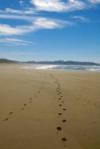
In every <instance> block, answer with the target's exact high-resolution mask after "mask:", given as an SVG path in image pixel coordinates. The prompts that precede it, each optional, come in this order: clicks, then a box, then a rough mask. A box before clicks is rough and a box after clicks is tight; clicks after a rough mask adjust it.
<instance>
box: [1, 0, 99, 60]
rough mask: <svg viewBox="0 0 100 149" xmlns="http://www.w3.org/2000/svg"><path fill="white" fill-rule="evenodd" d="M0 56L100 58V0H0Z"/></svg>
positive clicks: (47, 58)
mask: <svg viewBox="0 0 100 149" xmlns="http://www.w3.org/2000/svg"><path fill="white" fill-rule="evenodd" d="M0 58H8V59H16V60H21V61H23V60H24V61H25V60H80V61H94V62H100V0H0Z"/></svg>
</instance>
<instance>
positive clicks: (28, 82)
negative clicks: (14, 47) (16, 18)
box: [0, 64, 100, 149]
mask: <svg viewBox="0 0 100 149" xmlns="http://www.w3.org/2000/svg"><path fill="white" fill-rule="evenodd" d="M21 67H22V65H5V64H1V65H0V149H100V73H97V72H64V71H51V70H48V71H47V70H41V71H40V70H30V69H29V70H27V69H21Z"/></svg>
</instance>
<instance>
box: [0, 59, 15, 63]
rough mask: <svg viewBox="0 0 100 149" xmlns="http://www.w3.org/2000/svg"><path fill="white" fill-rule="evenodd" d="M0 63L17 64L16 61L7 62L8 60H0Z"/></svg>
mask: <svg viewBox="0 0 100 149" xmlns="http://www.w3.org/2000/svg"><path fill="white" fill-rule="evenodd" d="M0 63H17V61H13V60H8V59H0Z"/></svg>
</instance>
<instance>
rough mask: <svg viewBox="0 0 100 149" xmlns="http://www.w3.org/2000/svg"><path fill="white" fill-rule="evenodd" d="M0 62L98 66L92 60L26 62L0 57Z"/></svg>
mask: <svg viewBox="0 0 100 149" xmlns="http://www.w3.org/2000/svg"><path fill="white" fill-rule="evenodd" d="M0 63H25V64H45V65H46V64H48V65H85V66H100V64H99V63H94V62H81V61H63V60H57V61H26V62H20V61H14V60H9V59H0Z"/></svg>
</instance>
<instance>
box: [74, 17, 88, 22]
mask: <svg viewBox="0 0 100 149" xmlns="http://www.w3.org/2000/svg"><path fill="white" fill-rule="evenodd" d="M71 18H72V19H74V20H76V21H81V22H89V21H90V20H89V19H88V18H86V17H84V16H72V17H71Z"/></svg>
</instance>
